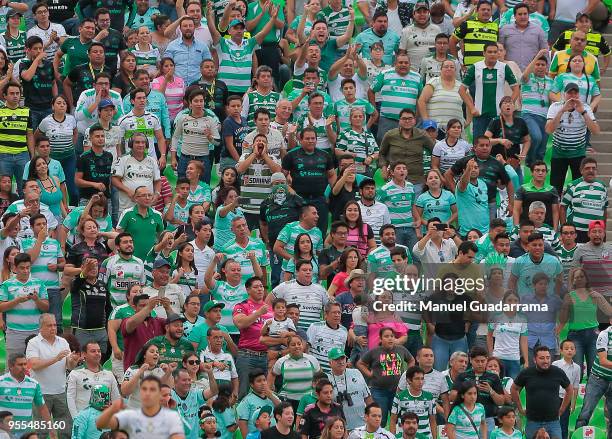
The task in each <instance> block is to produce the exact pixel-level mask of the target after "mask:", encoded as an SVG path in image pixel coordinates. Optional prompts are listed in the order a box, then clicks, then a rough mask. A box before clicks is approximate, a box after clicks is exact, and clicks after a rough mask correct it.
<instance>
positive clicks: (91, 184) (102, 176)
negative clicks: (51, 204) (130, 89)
mask: <svg viewBox="0 0 612 439" xmlns="http://www.w3.org/2000/svg"><path fill="white" fill-rule="evenodd" d="M101 105H108V104H107V102H104V103H102V102H100V104H98V111H99V110H101V108H100V106H101ZM111 105H112V102H111ZM104 136H105V133H104V128H102V126H101V125H98V124H95V125H92V126H91V127H90V128H89V140H90V143H91V148H90V149H88V150H87V151H85V152H84V153H83V154H81V156H80V157H79V160H78V162H77V172H76V175H75V182H76V185H77V186H78V187H79V188H81V190H80V196H81V200H80V202H79V204H80V205H81V206H86V205H87V203H88V202H89V200H90V199H91V197H92V196H94V195H95V194H99V193H103V194H104V196H105V197H106V198H107V199H109V200H110V198H111V175H112V166H113V161H114V160H113V155H112V154H111V153H110V152H108V151H105V150H104V146H105V144H106V141H105V137H104Z"/></svg>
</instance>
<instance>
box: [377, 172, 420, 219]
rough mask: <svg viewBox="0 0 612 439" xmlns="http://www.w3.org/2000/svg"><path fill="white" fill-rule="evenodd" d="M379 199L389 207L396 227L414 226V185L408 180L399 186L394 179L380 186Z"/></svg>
mask: <svg viewBox="0 0 612 439" xmlns="http://www.w3.org/2000/svg"><path fill="white" fill-rule="evenodd" d="M376 198H377V200H378V201H380V202H381V203H385V204H386V205H387V207H388V208H389V215H390V216H391V224H393V225H394V226H395V227H412V224H413V218H412V206H413V204H414V185H413V184H412V183H410V182H409V181H407V182H406V183H405V185H404V186H403V187H402V186H399V185H397V184H396V183H395V182H394V181H393V180H391V181H390V182H388V183H387V184H385V185H384V186H383V187H382V188H380V190H379V192H378V194H377V196H376Z"/></svg>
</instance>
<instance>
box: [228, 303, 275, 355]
mask: <svg viewBox="0 0 612 439" xmlns="http://www.w3.org/2000/svg"><path fill="white" fill-rule="evenodd" d="M264 305H265V303H264V302H263V301H262V302H260V303H255V302H254V301H253V300H252V299H251V298H250V297H249V298H248V299H247V300H245V301H244V302H240V303H238V304H236V305H234V311H233V312H232V316H235V315H238V314H244V315H245V316H250V315H251V314H253V313H254V312H255V311H257V310H258V309H259V308H261V307H262V306H264ZM272 317H274V314H273V313H272V311H268V312H267V313H265V314H264V315H262V316H259V318H258V319H257V320H255V322H253V323H252V324H251V325H249V326H248V327H246V328H244V329H241V330H240V341H239V342H238V349H250V350H252V351H260V352H265V351H267V350H268V347H267V346H266V345H264V344H261V343H260V342H259V337H260V336H261V328H262V327H263V325H264V323H265V322H266V320H268V319H271V318H272Z"/></svg>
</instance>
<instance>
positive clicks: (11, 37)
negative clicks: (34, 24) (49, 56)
mask: <svg viewBox="0 0 612 439" xmlns="http://www.w3.org/2000/svg"><path fill="white" fill-rule="evenodd" d="M5 19H6V18H5ZM6 22H7V23H6V32H5V33H4V42H5V46H6V54H7V56H8V59H9V61H10V62H11V63H12V64H15V63H16V62H17V61H19V60H20V59H22V58H25V42H26V39H27V36H26V33H25V32H22V31H21V30H20V28H21V14H14V15H11V16H10V18H8V19H6ZM11 74H12V72H11V71H9V75H11Z"/></svg>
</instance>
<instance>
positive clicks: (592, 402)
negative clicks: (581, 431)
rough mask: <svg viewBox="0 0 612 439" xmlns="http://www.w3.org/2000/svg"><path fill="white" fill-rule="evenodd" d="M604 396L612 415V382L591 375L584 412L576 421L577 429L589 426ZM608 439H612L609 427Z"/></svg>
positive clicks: (585, 396) (585, 395) (581, 412)
mask: <svg viewBox="0 0 612 439" xmlns="http://www.w3.org/2000/svg"><path fill="white" fill-rule="evenodd" d="M602 396H605V397H606V409H607V410H608V413H612V382H610V381H606V380H605V379H603V378H600V377H598V376H597V375H590V376H589V381H588V382H587V385H586V390H585V393H584V401H583V403H582V410H581V411H580V414H579V415H578V419H577V420H576V429H578V428H580V427H584V426H585V425H589V421H590V420H591V416H592V415H593V411H595V407H597V403H599V400H600V399H601V397H602ZM608 439H612V429H611V428H610V426H608Z"/></svg>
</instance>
